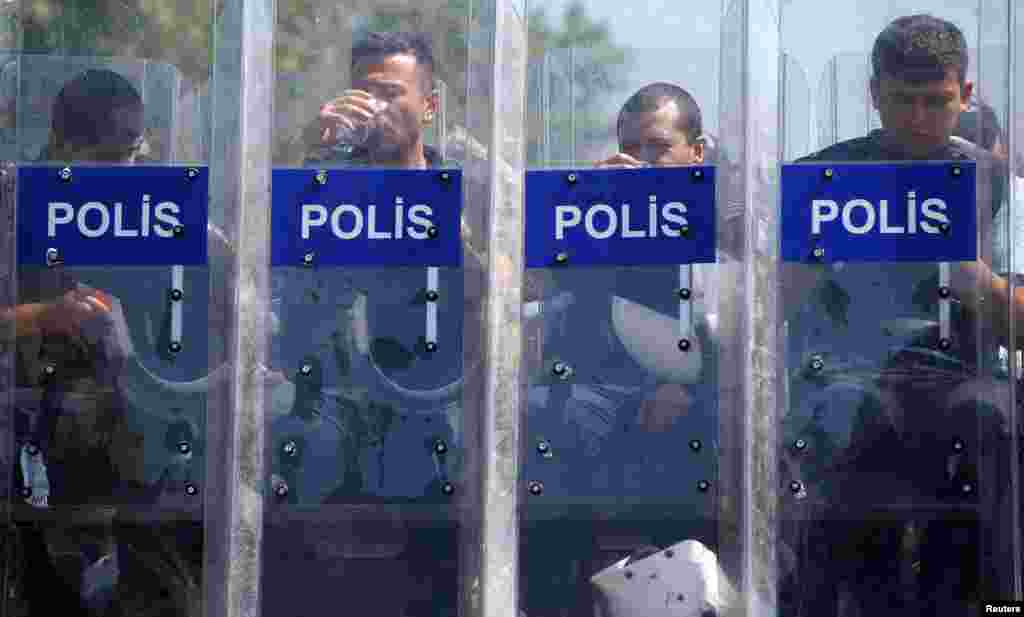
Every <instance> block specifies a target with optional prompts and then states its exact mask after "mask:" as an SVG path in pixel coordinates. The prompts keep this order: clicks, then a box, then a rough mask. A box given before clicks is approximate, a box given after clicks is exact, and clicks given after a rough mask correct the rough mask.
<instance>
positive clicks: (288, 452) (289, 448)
mask: <svg viewBox="0 0 1024 617" xmlns="http://www.w3.org/2000/svg"><path fill="white" fill-rule="evenodd" d="M281 451H282V452H284V454H285V456H295V454H296V453H297V452H298V451H299V446H298V444H296V443H295V442H294V441H287V442H285V444H284V445H283V446H281Z"/></svg>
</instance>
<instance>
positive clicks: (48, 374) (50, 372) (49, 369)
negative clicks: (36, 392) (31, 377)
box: [43, 364, 57, 377]
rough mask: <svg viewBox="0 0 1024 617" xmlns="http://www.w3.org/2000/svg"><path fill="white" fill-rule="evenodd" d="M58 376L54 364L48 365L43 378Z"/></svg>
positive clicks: (45, 367) (44, 369)
mask: <svg viewBox="0 0 1024 617" xmlns="http://www.w3.org/2000/svg"><path fill="white" fill-rule="evenodd" d="M56 374H57V367H56V366H54V365H52V364H47V365H46V366H44V367H43V376H44V377H53V376H54V375H56Z"/></svg>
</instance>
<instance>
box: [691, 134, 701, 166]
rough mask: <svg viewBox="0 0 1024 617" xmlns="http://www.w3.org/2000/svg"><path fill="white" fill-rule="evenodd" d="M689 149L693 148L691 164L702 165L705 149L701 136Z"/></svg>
mask: <svg viewBox="0 0 1024 617" xmlns="http://www.w3.org/2000/svg"><path fill="white" fill-rule="evenodd" d="M690 147H691V148H693V162H694V163H695V164H697V165H702V164H703V163H704V151H705V148H704V137H703V136H701V137H698V138H697V140H696V141H694V142H693V145H692V146H690Z"/></svg>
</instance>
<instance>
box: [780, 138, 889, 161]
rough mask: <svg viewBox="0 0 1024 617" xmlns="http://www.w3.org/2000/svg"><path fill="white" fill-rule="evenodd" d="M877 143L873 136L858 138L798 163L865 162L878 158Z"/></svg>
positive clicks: (807, 157)
mask: <svg viewBox="0 0 1024 617" xmlns="http://www.w3.org/2000/svg"><path fill="white" fill-rule="evenodd" d="M875 150H877V144H876V141H875V140H874V139H873V138H872V137H871V136H865V137H856V138H854V139H847V140H846V141H841V142H839V143H835V144H832V145H831V146H829V147H827V148H825V149H824V150H819V151H818V152H815V153H813V154H808V155H807V156H805V157H802V158H799V159H797V160H796V161H795V162H797V163H819V162H825V161H863V160H870V159H872V158H877V157H875V156H873V153H874V151H875Z"/></svg>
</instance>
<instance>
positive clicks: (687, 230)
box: [679, 225, 690, 238]
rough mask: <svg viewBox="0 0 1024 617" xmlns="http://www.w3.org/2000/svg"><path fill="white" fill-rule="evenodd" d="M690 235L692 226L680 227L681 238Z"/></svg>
mask: <svg viewBox="0 0 1024 617" xmlns="http://www.w3.org/2000/svg"><path fill="white" fill-rule="evenodd" d="M689 235H690V226H689V225H682V226H680V227H679V237H680V238H685V237H687V236H689Z"/></svg>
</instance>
